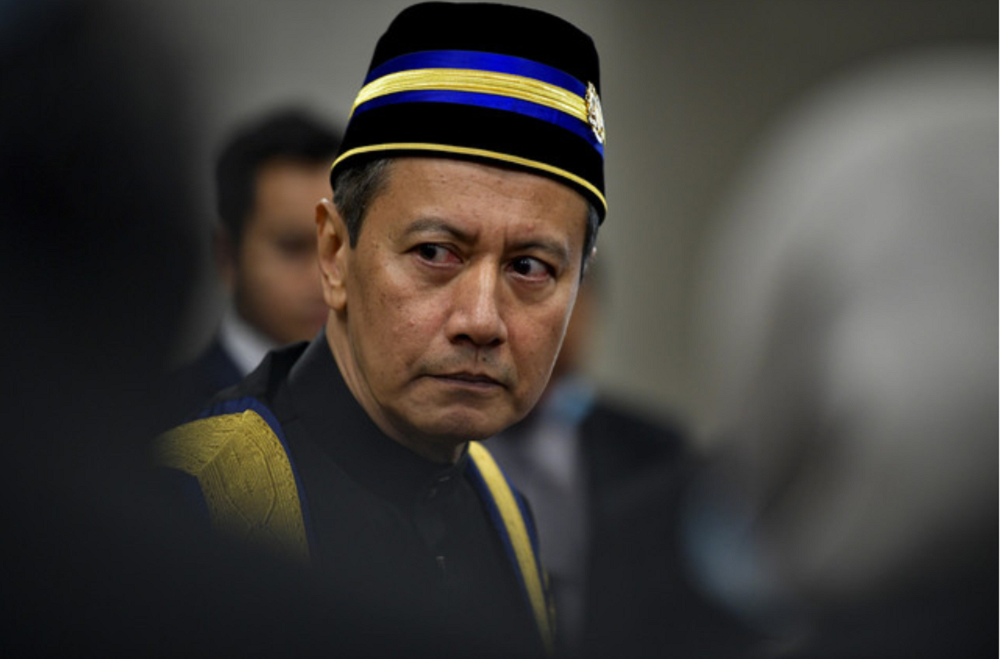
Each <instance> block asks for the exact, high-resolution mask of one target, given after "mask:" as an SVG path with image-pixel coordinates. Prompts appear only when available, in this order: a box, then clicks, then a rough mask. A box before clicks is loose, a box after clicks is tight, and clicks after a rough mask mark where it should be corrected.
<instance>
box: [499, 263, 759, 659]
mask: <svg viewBox="0 0 1000 659" xmlns="http://www.w3.org/2000/svg"><path fill="white" fill-rule="evenodd" d="M603 267H604V266H603V265H601V264H599V263H597V262H595V264H593V265H592V266H591V267H590V269H589V270H588V273H587V279H586V281H585V282H584V283H583V285H582V286H581V288H580V294H579V295H578V297H577V302H576V306H575V307H574V309H573V316H572V318H571V320H570V324H569V327H568V328H567V331H566V338H565V340H564V341H563V345H562V349H561V351H560V353H559V358H558V360H557V361H556V365H555V369H554V371H553V374H552V380H551V381H550V382H549V385H548V388H547V389H546V391H545V394H544V396H543V397H542V400H541V401H540V403H539V404H538V406H537V407H536V408H535V409H534V410H533V411H532V413H531V414H530V415H528V417H527V418H526V419H524V420H523V421H522V422H520V423H519V424H517V425H515V426H513V427H511V428H509V429H508V430H506V431H504V432H503V433H501V434H499V435H498V436H496V437H494V438H493V439H491V440H490V442H489V447H490V450H491V451H492V452H493V454H494V455H495V456H496V458H497V461H498V462H499V463H500V464H501V466H502V467H503V468H504V469H505V470H506V472H507V474H508V475H509V476H510V477H511V479H512V480H514V482H516V483H517V484H518V487H519V488H520V489H521V490H522V491H523V492H524V493H525V496H527V497H528V500H529V501H530V502H531V506H532V511H533V512H534V515H535V519H536V523H537V524H538V533H539V538H540V542H541V546H542V548H543V551H544V552H545V557H546V567H547V568H548V570H549V577H550V580H551V583H552V590H553V596H554V598H555V602H556V609H557V612H558V615H559V618H558V619H559V625H558V634H559V649H560V652H561V653H562V654H563V655H564V656H571V657H604V656H611V655H615V654H620V655H621V656H648V655H656V654H657V653H659V652H661V651H665V650H664V649H665V648H669V652H670V653H671V654H672V655H674V656H691V655H695V656H713V655H715V656H738V653H739V652H740V651H745V650H748V649H749V648H750V647H751V646H752V642H754V641H756V639H755V638H753V637H752V636H751V635H750V634H749V633H748V632H747V630H745V629H744V627H743V625H742V624H741V623H740V622H739V621H738V620H737V619H735V618H734V617H733V616H731V615H728V614H727V613H726V612H725V611H724V610H723V609H721V608H720V607H718V606H716V605H715V604H714V603H713V602H711V601H710V600H709V599H708V598H705V597H702V595H701V593H700V592H699V591H698V590H697V589H696V588H695V587H694V585H693V584H692V583H691V582H690V581H689V579H688V575H687V565H686V564H685V562H684V559H683V556H682V551H681V548H680V546H679V544H678V542H677V537H678V531H677V529H678V521H677V513H678V510H679V509H680V503H681V500H682V496H683V492H684V489H685V486H686V484H687V483H688V481H689V480H690V478H691V476H692V474H693V473H695V472H696V471H697V466H698V464H699V461H698V459H697V456H696V455H695V452H694V451H693V447H691V446H690V445H689V444H688V442H687V438H686V437H685V434H684V431H683V429H682V427H681V426H680V425H679V424H678V423H676V422H675V421H673V420H671V419H670V418H669V417H668V416H667V415H663V416H662V417H661V418H657V417H655V416H653V415H650V414H644V413H641V412H639V411H638V410H636V409H633V408H632V407H630V406H629V405H627V404H625V403H623V402H621V401H618V400H615V399H613V398H611V397H609V396H607V395H604V394H602V393H601V392H599V391H598V390H597V388H596V386H595V385H594V383H593V382H592V381H591V380H590V379H589V378H588V377H587V376H586V374H585V367H586V363H587V360H588V357H589V355H590V353H591V351H592V349H593V345H594V340H593V339H594V336H593V335H594V332H595V329H596V325H597V323H598V320H599V318H600V317H601V316H602V315H604V316H606V315H607V313H608V306H609V304H608V300H607V299H606V297H605V292H604V290H603V289H602V286H604V285H605V282H604V280H603V279H602V277H603V275H604V271H603V270H602V268H603Z"/></svg>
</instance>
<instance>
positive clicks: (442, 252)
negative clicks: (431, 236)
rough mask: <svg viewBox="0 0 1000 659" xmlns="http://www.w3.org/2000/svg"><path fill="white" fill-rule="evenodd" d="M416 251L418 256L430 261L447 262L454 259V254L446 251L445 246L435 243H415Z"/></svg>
mask: <svg viewBox="0 0 1000 659" xmlns="http://www.w3.org/2000/svg"><path fill="white" fill-rule="evenodd" d="M416 252H417V255H418V256H420V258H422V259H423V260H425V261H428V262H430V263H447V262H449V261H453V260H455V258H454V254H452V253H451V252H450V251H448V249H447V248H445V247H442V246H441V245H435V244H434V243H424V244H422V245H417V247H416Z"/></svg>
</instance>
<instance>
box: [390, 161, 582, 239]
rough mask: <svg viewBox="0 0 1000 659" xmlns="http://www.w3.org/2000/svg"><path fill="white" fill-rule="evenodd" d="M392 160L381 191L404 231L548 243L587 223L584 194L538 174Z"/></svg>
mask: <svg viewBox="0 0 1000 659" xmlns="http://www.w3.org/2000/svg"><path fill="white" fill-rule="evenodd" d="M394 161H395V162H394V163H393V164H392V166H391V167H390V169H389V170H387V174H388V178H387V180H386V186H385V188H384V189H383V193H384V195H385V196H387V197H388V198H389V201H391V202H393V203H394V205H397V206H400V207H399V208H397V209H396V210H397V212H402V213H404V217H405V220H406V223H405V226H404V227H401V230H403V231H407V232H411V233H412V232H432V231H437V232H451V233H454V234H456V237H459V238H463V239H469V240H471V239H472V238H473V237H474V236H473V235H472V234H473V233H480V232H482V231H483V230H484V229H494V230H498V231H504V232H506V233H509V234H512V236H521V237H522V238H527V237H529V236H531V235H546V236H549V238H550V239H553V238H559V237H561V236H564V235H566V234H567V233H569V234H573V235H575V234H576V233H578V229H579V230H582V228H583V227H584V225H585V223H586V219H587V213H588V204H587V200H586V199H584V197H583V195H582V194H580V193H579V192H578V191H576V190H574V189H573V188H571V187H569V186H567V185H564V184H563V183H560V182H558V181H556V180H553V179H550V178H548V177H545V176H542V175H539V174H535V173H532V172H528V171H522V170H518V169H516V168H511V167H504V166H497V165H494V164H489V163H480V162H475V161H466V160H461V159H451V158H432V157H403V158H397V159H394ZM576 217H578V218H579V219H578V220H575V219H574V218H576ZM401 219H402V218H401ZM483 219H485V220H487V223H486V224H485V226H484V225H483V223H482V222H481V221H480V220H483Z"/></svg>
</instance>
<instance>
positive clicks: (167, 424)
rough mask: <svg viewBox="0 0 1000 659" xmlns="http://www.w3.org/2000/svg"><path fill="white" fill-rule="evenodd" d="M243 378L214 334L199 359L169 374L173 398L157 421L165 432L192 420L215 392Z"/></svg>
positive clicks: (160, 428)
mask: <svg viewBox="0 0 1000 659" xmlns="http://www.w3.org/2000/svg"><path fill="white" fill-rule="evenodd" d="M242 379H243V374H242V373H240V370H239V368H237V366H236V362H234V361H233V358H232V357H230V356H229V353H228V352H226V349H225V348H223V347H222V343H220V342H219V338H218V337H215V338H214V339H213V340H212V343H210V344H209V346H208V347H207V348H206V349H205V350H204V352H202V353H201V354H200V355H199V356H198V358H197V359H195V360H194V361H193V362H191V363H189V364H187V365H185V366H183V367H181V368H180V369H178V370H177V371H176V372H174V373H172V374H171V375H170V386H169V387H168V390H169V391H170V395H171V400H170V401H169V404H168V406H167V408H166V409H167V410H168V412H167V413H166V415H165V418H164V419H162V420H161V421H160V422H159V424H158V426H159V430H160V431H166V430H169V429H170V428H173V427H174V426H177V425H180V424H181V423H184V422H185V421H189V420H191V419H192V418H194V417H195V416H197V414H198V413H199V412H200V411H201V410H202V408H203V407H204V406H205V404H206V403H208V401H210V400H211V399H212V397H213V396H215V394H217V393H218V392H220V391H222V390H223V389H226V388H228V387H231V386H233V385H235V384H237V383H238V382H240V380H242Z"/></svg>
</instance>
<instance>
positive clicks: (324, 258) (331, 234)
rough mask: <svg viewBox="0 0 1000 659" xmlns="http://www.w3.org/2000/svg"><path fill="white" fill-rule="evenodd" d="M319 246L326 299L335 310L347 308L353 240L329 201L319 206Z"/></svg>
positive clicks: (317, 215) (317, 221)
mask: <svg viewBox="0 0 1000 659" xmlns="http://www.w3.org/2000/svg"><path fill="white" fill-rule="evenodd" d="M316 243H317V247H318V256H319V270H320V278H321V280H322V284H323V299H324V300H326V304H327V306H328V307H330V308H331V309H333V310H334V311H343V310H344V309H345V308H347V268H348V265H349V261H350V251H351V241H350V237H349V235H348V232H347V224H346V223H345V222H344V220H343V218H341V217H340V213H338V212H337V207H336V206H334V205H333V203H332V202H331V201H330V200H329V199H322V200H321V201H320V202H319V203H318V204H317V205H316Z"/></svg>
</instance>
